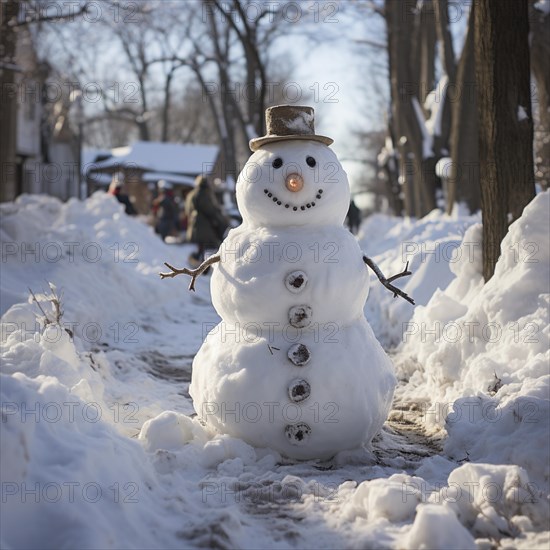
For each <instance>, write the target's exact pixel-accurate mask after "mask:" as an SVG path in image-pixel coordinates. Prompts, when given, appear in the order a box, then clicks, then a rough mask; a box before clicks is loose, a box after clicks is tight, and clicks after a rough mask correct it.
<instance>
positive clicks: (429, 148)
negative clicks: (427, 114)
mask: <svg viewBox="0 0 550 550" xmlns="http://www.w3.org/2000/svg"><path fill="white" fill-rule="evenodd" d="M411 101H412V105H413V109H414V114H415V115H416V119H417V121H418V128H419V129H420V132H421V133H422V158H423V159H427V158H430V157H433V155H434V152H433V138H434V136H433V133H432V132H433V131H435V123H432V126H431V128H430V129H428V126H427V124H426V119H425V118H424V113H423V112H422V107H420V103H419V101H418V99H417V98H416V97H413V98H412V100H411Z"/></svg>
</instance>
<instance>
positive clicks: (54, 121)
mask: <svg viewBox="0 0 550 550" xmlns="http://www.w3.org/2000/svg"><path fill="white" fill-rule="evenodd" d="M15 60H16V64H15V66H14V68H13V70H14V71H15V73H16V76H15V83H16V85H15V87H14V89H13V90H4V92H5V93H14V94H17V97H16V107H17V111H16V115H15V119H16V128H15V148H14V150H15V157H14V163H13V166H10V167H9V169H10V171H12V172H13V179H11V177H10V181H11V182H13V184H12V185H9V186H6V188H5V189H4V190H3V193H2V200H14V199H15V198H16V197H17V196H18V195H21V194H22V193H46V194H49V195H53V196H56V197H58V198H60V199H62V200H66V199H68V198H70V197H78V196H79V178H78V142H77V139H76V136H75V135H74V133H73V131H72V129H71V127H70V125H69V116H68V114H69V109H70V107H71V103H70V100H69V98H68V97H67V94H56V95H55V97H53V96H51V95H50V94H48V93H46V92H47V90H48V89H49V90H50V91H51V90H52V89H55V90H56V89H57V88H61V87H60V86H59V85H58V83H57V82H56V80H55V79H54V78H53V73H52V69H51V67H50V66H49V65H48V64H47V63H44V62H41V61H40V60H39V59H38V57H37V55H36V50H35V48H34V41H33V36H32V34H31V32H30V31H29V30H28V29H26V28H25V27H23V28H22V29H21V30H20V31H19V32H18V33H17V43H16V57H15ZM8 145H9V144H8ZM12 150H13V149H12Z"/></svg>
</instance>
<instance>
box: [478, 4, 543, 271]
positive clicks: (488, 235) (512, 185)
mask: <svg viewBox="0 0 550 550" xmlns="http://www.w3.org/2000/svg"><path fill="white" fill-rule="evenodd" d="M528 34H529V23H528V6H527V0H513V1H508V0H505V1H503V0H479V2H478V3H477V6H476V16H475V55H476V77H477V100H478V114H479V153H480V159H481V160H482V162H481V167H480V172H481V174H480V175H481V210H482V219H483V276H484V278H485V280H486V281H487V280H489V279H490V278H491V277H492V276H493V273H494V269H495V265H496V262H497V260H498V257H499V255H500V243H501V241H502V239H503V237H504V236H505V234H506V231H507V227H508V223H509V221H512V220H515V219H517V218H518V217H519V216H520V215H521V213H522V211H523V208H524V207H525V206H526V205H527V204H528V203H529V201H530V200H531V199H532V198H533V197H534V194H535V185H534V174H533V120H532V117H531V96H530V85H529V84H530V72H529V43H528Z"/></svg>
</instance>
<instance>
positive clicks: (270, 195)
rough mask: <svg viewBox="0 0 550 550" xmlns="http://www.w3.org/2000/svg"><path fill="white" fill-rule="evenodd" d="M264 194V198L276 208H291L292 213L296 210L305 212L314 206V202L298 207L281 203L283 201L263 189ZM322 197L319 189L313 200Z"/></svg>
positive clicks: (321, 191)
mask: <svg viewBox="0 0 550 550" xmlns="http://www.w3.org/2000/svg"><path fill="white" fill-rule="evenodd" d="M264 193H265V196H266V197H267V198H268V199H270V200H272V201H273V203H274V204H276V205H277V206H284V207H285V208H289V209H290V208H291V209H292V210H293V211H294V212H297V211H298V210H306V209H307V208H313V207H314V206H315V202H314V201H311V202H308V203H305V204H302V205H298V206H295V205H293V204H290V203H288V202H285V203H283V201H282V200H280V199H279V198H277V197H276V196H275V195H274V194H273V193H272V192H271V191H270V190H269V189H264ZM322 196H323V190H322V189H319V190H318V191H317V194H316V195H315V198H316V199H318V200H319V199H321V198H322Z"/></svg>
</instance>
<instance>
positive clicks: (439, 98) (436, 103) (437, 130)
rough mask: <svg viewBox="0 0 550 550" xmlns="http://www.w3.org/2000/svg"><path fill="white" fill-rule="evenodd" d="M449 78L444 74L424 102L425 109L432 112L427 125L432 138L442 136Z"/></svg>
mask: <svg viewBox="0 0 550 550" xmlns="http://www.w3.org/2000/svg"><path fill="white" fill-rule="evenodd" d="M448 82H449V77H448V76H447V75H446V74H444V75H443V76H442V77H441V79H440V80H439V82H438V83H437V85H436V87H435V90H432V91H431V92H430V93H429V94H428V95H427V96H426V100H425V101H424V108H425V109H426V110H428V111H430V118H429V119H428V120H426V122H425V125H426V129H427V130H428V133H429V134H430V135H431V136H440V135H441V122H442V120H443V107H444V105H445V100H446V98H447V84H448Z"/></svg>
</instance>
